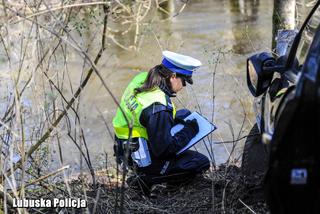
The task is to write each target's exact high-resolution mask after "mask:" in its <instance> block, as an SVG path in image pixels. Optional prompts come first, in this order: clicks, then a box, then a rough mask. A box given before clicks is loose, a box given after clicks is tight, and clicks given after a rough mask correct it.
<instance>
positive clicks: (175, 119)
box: [174, 117, 186, 125]
mask: <svg viewBox="0 0 320 214" xmlns="http://www.w3.org/2000/svg"><path fill="white" fill-rule="evenodd" d="M177 124H182V125H185V124H186V121H184V120H183V119H181V118H178V117H176V118H174V125H177Z"/></svg>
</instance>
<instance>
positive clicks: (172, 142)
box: [140, 104, 195, 157]
mask: <svg viewBox="0 0 320 214" xmlns="http://www.w3.org/2000/svg"><path fill="white" fill-rule="evenodd" d="M140 119H141V121H140V122H141V124H142V125H144V126H145V127H146V129H147V132H148V138H149V142H150V146H151V152H152V153H153V154H154V155H155V156H156V157H169V156H174V155H175V154H176V153H177V152H178V151H179V150H180V149H182V148H183V147H184V146H185V145H186V144H187V143H188V142H189V141H190V140H191V139H192V138H193V136H194V135H195V134H194V132H193V131H192V130H189V129H190V128H189V127H185V128H183V129H182V130H181V131H180V132H178V133H176V134H175V135H174V136H171V133H170V130H171V128H172V127H173V126H174V120H173V117H172V111H169V110H168V109H167V107H166V106H164V105H162V104H153V105H151V106H149V107H148V108H146V109H144V110H143V111H142V115H141V117H140Z"/></svg>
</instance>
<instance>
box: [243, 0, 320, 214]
mask: <svg viewBox="0 0 320 214" xmlns="http://www.w3.org/2000/svg"><path fill="white" fill-rule="evenodd" d="M319 4H320V1H317V2H315V5H314V7H313V8H312V10H311V12H310V14H309V15H308V17H307V18H306V20H305V22H304V23H303V24H302V26H301V29H300V31H299V32H295V31H282V32H280V33H279V34H278V39H277V48H276V53H266V52H263V53H259V54H255V55H253V56H251V57H250V58H248V60H247V84H248V87H249V90H250V92H251V93H252V95H253V96H254V97H255V102H254V108H255V111H256V119H257V120H256V124H255V125H254V127H253V128H252V130H251V132H250V134H249V136H248V138H247V140H246V142H245V148H244V153H243V158H242V168H243V173H244V174H245V175H246V176H251V177H252V176H259V175H261V176H262V178H263V183H264V187H265V193H266V194H265V195H266V197H267V202H268V205H269V207H270V210H271V212H272V213H320V28H319V24H320V7H319ZM291 38H292V39H291Z"/></svg>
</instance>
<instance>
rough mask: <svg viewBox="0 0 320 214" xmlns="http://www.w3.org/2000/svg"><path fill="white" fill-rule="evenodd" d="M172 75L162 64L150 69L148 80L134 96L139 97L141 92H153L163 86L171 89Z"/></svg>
mask: <svg viewBox="0 0 320 214" xmlns="http://www.w3.org/2000/svg"><path fill="white" fill-rule="evenodd" d="M172 75H173V73H172V72H171V71H170V70H169V69H167V68H166V67H164V66H163V65H162V64H160V65H156V66H155V67H153V68H151V69H150V71H149V73H148V76H147V79H146V80H145V81H144V83H143V84H142V86H140V87H139V88H136V89H135V90H134V94H135V95H137V94H139V93H141V92H146V91H152V90H154V89H155V88H156V87H159V86H160V85H163V84H165V85H167V86H168V87H170V88H171V83H170V77H171V76H172Z"/></svg>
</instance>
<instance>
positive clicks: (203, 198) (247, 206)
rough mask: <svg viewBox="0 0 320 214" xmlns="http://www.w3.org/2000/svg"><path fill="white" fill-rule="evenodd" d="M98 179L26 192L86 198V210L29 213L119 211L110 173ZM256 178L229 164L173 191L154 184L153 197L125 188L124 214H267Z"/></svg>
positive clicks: (33, 194)
mask: <svg viewBox="0 0 320 214" xmlns="http://www.w3.org/2000/svg"><path fill="white" fill-rule="evenodd" d="M211 175H213V177H211ZM97 177H98V181H99V180H100V181H101V182H97V186H96V187H94V186H93V185H92V183H91V182H88V180H86V179H84V177H82V178H81V179H76V180H73V181H71V182H70V184H69V185H70V190H71V191H70V193H68V192H67V191H66V188H65V187H64V185H65V184H64V183H61V184H60V185H58V184H56V185H55V186H52V188H53V191H48V190H45V189H43V188H42V189H41V191H39V192H37V191H32V192H30V193H28V192H27V195H28V196H29V197H30V198H39V197H44V198H52V197H57V196H59V197H70V194H71V196H72V197H74V198H85V199H86V200H87V202H88V208H87V209H80V210H76V209H74V210H72V209H64V208H56V209H40V208H39V209H29V211H30V212H32V213H33V212H35V211H38V212H42V213H52V212H53V211H55V212H57V211H61V209H64V211H65V212H67V213H73V212H75V213H80V212H84V211H89V212H90V213H118V212H120V210H119V200H117V197H116V195H117V194H119V193H120V189H119V188H117V186H116V182H115V180H114V178H113V177H111V176H110V174H109V175H107V174H106V172H101V173H100V175H99V176H97ZM257 179H258V178H251V179H247V178H245V177H244V176H242V174H241V169H240V168H238V167H237V166H235V165H230V166H228V167H225V166H220V167H218V168H217V170H216V171H214V172H213V173H206V174H204V175H203V176H198V177H197V178H196V179H195V180H194V181H193V182H191V183H190V184H187V185H185V186H182V187H180V188H177V189H175V190H168V189H166V186H165V184H163V185H156V186H155V188H154V190H153V192H154V193H156V197H153V198H146V197H144V196H141V195H139V194H137V192H135V191H134V190H132V189H130V188H128V187H126V192H125V197H124V209H123V213H267V212H268V209H267V206H266V203H265V201H264V199H263V197H262V188H261V185H259V184H257V182H256V181H257ZM119 184H120V183H119ZM212 185H213V187H214V195H213V194H212ZM119 187H120V186H119ZM213 197H214V198H213ZM213 201H214V204H213V203H212V202H213Z"/></svg>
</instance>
